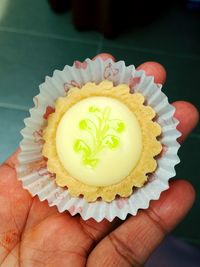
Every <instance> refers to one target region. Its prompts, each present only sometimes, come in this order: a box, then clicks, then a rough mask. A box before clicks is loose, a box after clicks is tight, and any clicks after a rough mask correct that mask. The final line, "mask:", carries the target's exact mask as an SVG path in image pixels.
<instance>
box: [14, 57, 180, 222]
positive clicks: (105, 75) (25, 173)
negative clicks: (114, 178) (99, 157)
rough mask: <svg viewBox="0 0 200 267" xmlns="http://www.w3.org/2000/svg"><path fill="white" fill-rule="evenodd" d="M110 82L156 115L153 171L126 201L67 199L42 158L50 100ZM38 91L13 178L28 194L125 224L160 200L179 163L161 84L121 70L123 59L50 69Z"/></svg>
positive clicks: (169, 107)
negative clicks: (123, 87)
mask: <svg viewBox="0 0 200 267" xmlns="http://www.w3.org/2000/svg"><path fill="white" fill-rule="evenodd" d="M102 80H110V81H112V82H113V83H114V85H115V86H116V85H118V84H121V83H126V84H128V85H129V87H130V92H131V93H134V92H140V93H141V94H143V95H144V97H145V104H147V105H149V106H151V107H152V108H153V109H154V110H155V112H156V114H157V115H156V118H155V120H156V121H157V122H158V123H159V124H160V126H161V128H162V134H161V136H160V137H159V141H160V142H161V144H162V146H163V149H162V152H161V153H160V155H159V156H158V157H157V164H158V165H157V169H156V171H155V172H154V173H153V174H151V175H150V177H149V180H148V182H147V183H146V184H145V185H144V186H143V187H142V188H138V189H134V193H133V194H132V195H131V196H130V197H128V198H116V199H115V200H113V201H112V202H110V203H108V202H104V201H102V200H97V201H96V202H92V203H88V202H87V201H86V200H85V199H84V198H79V197H72V196H71V195H70V194H69V192H68V190H67V189H64V188H61V187H59V186H57V185H56V183H55V177H54V175H53V174H52V173H50V172H49V171H48V170H47V167H46V159H45V158H44V157H43V156H42V147H43V139H42V131H43V129H44V128H45V127H46V125H47V117H48V115H49V114H50V113H52V112H54V106H55V100H56V99H57V98H58V97H60V96H65V95H66V92H67V91H68V90H69V89H70V88H71V87H73V86H77V87H79V88H81V87H82V86H83V85H84V84H85V83H87V82H95V83H97V84H98V83H100V82H101V81H102ZM39 88H40V93H39V94H38V95H37V96H35V97H34V104H35V107H34V108H32V109H30V117H29V118H27V119H25V120H24V122H25V128H24V129H23V130H22V131H21V134H22V136H23V140H22V141H21V143H20V148H21V152H20V154H19V157H18V158H19V164H18V167H17V175H18V179H19V180H21V181H22V184H23V187H24V188H25V189H27V190H28V191H29V192H30V193H31V194H32V196H35V195H38V197H39V199H40V200H41V201H43V200H47V201H48V203H49V206H57V208H58V210H59V212H64V211H66V210H68V211H69V212H70V213H71V215H75V214H77V213H79V214H80V215H81V217H82V218H83V219H84V220H87V219H89V218H94V219H95V220H96V221H98V222H99V221H101V220H103V219H104V218H106V219H107V220H109V221H112V220H113V219H114V218H115V217H118V218H120V219H122V220H124V219H125V218H126V217H127V215H128V214H132V215H136V214H137V211H138V209H146V208H148V207H149V202H150V200H156V199H159V197H160V194H161V192H162V191H164V190H166V189H168V187H169V184H168V181H169V179H170V178H171V177H173V176H175V169H174V167H175V165H176V164H178V163H179V157H178V156H177V151H178V149H179V146H180V145H179V144H178V142H177V141H176V140H177V138H178V137H179V136H180V132H179V131H177V129H176V126H177V124H178V121H177V120H176V119H175V118H174V117H173V115H174V112H175V108H174V107H173V106H172V105H170V104H169V102H168V99H167V97H166V96H165V94H164V93H163V92H162V91H161V85H158V84H155V83H154V79H153V77H149V76H148V77H147V76H146V75H145V73H144V71H142V70H140V71H137V70H136V69H135V67H134V66H133V65H131V66H128V67H126V66H125V63H124V62H123V61H119V62H113V61H112V60H111V59H108V60H107V61H102V60H100V59H96V60H95V61H92V60H90V59H86V60H85V61H84V62H83V63H81V62H78V61H75V63H74V65H73V66H72V67H70V66H65V68H64V69H63V70H62V71H58V70H55V71H54V73H53V76H52V77H46V79H45V82H44V83H43V84H41V85H40V87H39Z"/></svg>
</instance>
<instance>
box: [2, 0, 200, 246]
mask: <svg viewBox="0 0 200 267" xmlns="http://www.w3.org/2000/svg"><path fill="white" fill-rule="evenodd" d="M199 29H200V17H198V16H197V15H196V14H192V13H188V12H187V11H186V10H185V9H184V7H183V6H179V5H178V4H173V5H172V6H171V7H169V8H168V9H167V10H165V12H163V13H161V15H160V16H159V17H158V18H157V20H155V21H154V22H152V23H151V24H150V25H148V26H145V27H142V28H133V29H132V30H129V31H126V32H124V33H123V34H121V35H120V36H119V37H118V38H117V39H115V40H106V39H104V38H103V36H102V35H101V34H99V33H97V32H90V31H87V32H78V31H76V30H75V29H74V26H73V24H72V19H71V13H70V12H69V13H67V14H63V15H56V14H54V13H53V12H52V11H51V9H50V8H49V6H48V3H47V0H43V1H41V0H35V1H32V0H14V1H12V0H0V126H1V127H0V140H1V145H0V162H3V161H4V160H5V159H6V158H7V157H8V156H9V155H10V154H11V153H12V152H13V151H14V150H15V149H16V148H17V146H18V143H19V141H20V139H21V136H20V134H19V131H20V129H21V128H23V119H24V118H25V117H27V116H28V112H27V111H28V108H29V107H31V106H32V105H33V102H32V98H33V96H34V95H36V94H37V93H38V85H39V84H40V83H41V82H43V80H44V77H45V76H46V75H52V72H53V70H54V69H62V68H63V67H64V65H65V64H69V65H70V64H72V63H73V61H74V60H77V59H78V60H83V59H84V58H86V57H93V56H95V55H96V54H97V53H100V52H109V53H112V54H113V55H114V56H115V57H116V59H117V60H120V59H123V60H125V61H126V63H127V64H134V65H136V66H137V65H138V64H140V63H142V62H144V61H151V60H152V61H158V62H160V63H162V64H163V65H164V66H165V67H166V69H167V72H168V79H167V82H166V85H165V86H164V88H163V90H164V92H165V93H167V95H168V96H169V99H170V101H175V100H178V99H182V100H187V101H191V102H192V103H194V104H195V105H196V106H197V107H198V108H199V110H200V75H199V71H200V68H199V66H200V48H199V47H200V46H199V44H200V34H199ZM199 148H200V126H199V125H198V127H197V128H196V129H195V131H194V132H193V134H192V135H191V136H190V137H189V139H188V140H187V141H186V142H185V144H184V145H183V146H182V147H181V149H180V153H179V155H180V157H181V164H179V166H178V167H177V177H181V178H186V179H188V180H190V181H191V182H192V183H193V185H194V186H195V188H196V191H197V199H196V202H195V205H194V207H193V209H192V210H191V212H190V214H189V215H188V216H187V217H186V219H185V220H184V221H183V222H182V223H181V224H180V225H179V226H178V227H177V229H176V230H175V234H176V235H178V236H181V237H182V238H183V239H186V240H188V241H191V242H194V243H198V244H200V231H199V228H198V226H199V225H200V210H199V206H200V204H199V203H200V169H199V166H198V164H199V162H198V161H199V160H198V158H199Z"/></svg>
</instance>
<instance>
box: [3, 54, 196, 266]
mask: <svg viewBox="0 0 200 267" xmlns="http://www.w3.org/2000/svg"><path fill="white" fill-rule="evenodd" d="M99 57H101V58H103V59H107V58H108V57H111V56H110V55H108V54H101V55H99ZM138 69H143V70H145V71H146V74H147V75H153V76H154V77H155V81H156V82H157V83H164V81H165V78H166V72H165V70H164V68H163V67H162V66H161V65H160V64H158V63H154V62H147V63H144V64H142V65H141V66H139V67H138ZM173 105H174V106H175V107H176V113H175V116H176V118H177V119H178V120H179V121H180V124H179V126H178V129H179V130H180V131H181V132H182V137H181V138H180V139H179V141H181V142H182V141H184V139H185V138H186V137H187V135H188V134H189V133H190V132H191V131H192V129H193V128H194V127H195V125H196V124H197V121H198V112H197V110H196V108H195V107H194V106H193V105H191V104H190V103H187V102H183V101H177V102H175V103H173ZM17 153H18V152H16V153H15V154H13V155H12V156H11V157H10V158H9V159H8V160H7V161H6V162H5V163H4V164H3V165H1V166H0V265H1V267H14V266H15V267H17V266H21V267H22V266H23V267H32V266H37V267H44V266H46V267H47V266H48V267H55V266H56V267H61V266H62V267H63V266H73V267H76V266H77V267H79V266H80V267H81V266H85V265H86V264H87V266H92V267H93V266H95V267H98V266H101V267H102V266H109V267H111V266H123V267H126V266H141V265H143V264H144V262H145V261H146V260H147V258H148V257H149V255H150V254H151V253H152V251H153V250H154V249H155V248H156V247H157V246H158V245H159V243H160V242H161V241H162V239H163V238H164V237H165V235H166V234H167V233H168V232H169V231H171V230H172V229H173V228H174V227H175V225H177V224H178V223H179V222H180V221H181V220H182V219H183V217H184V216H185V215H186V213H187V212H188V210H189V209H190V208H191V206H192V204H193V201H194V195H195V193H194V189H193V187H192V186H191V185H190V184H189V183H188V182H186V181H181V180H178V181H174V180H173V182H170V189H169V190H167V191H165V192H163V193H162V194H161V197H160V199H159V200H157V201H151V204H150V207H149V208H148V209H147V210H141V211H139V212H138V214H137V216H135V217H133V216H130V217H129V218H128V219H127V220H126V221H124V222H122V221H120V220H118V219H115V220H114V221H113V222H112V223H110V222H108V221H106V220H103V221H102V222H100V223H97V222H95V221H94V220H93V219H90V220H88V221H83V220H82V219H81V218H80V216H79V215H76V216H74V217H72V216H71V215H69V213H68V212H65V213H62V214H60V213H59V212H58V211H57V209H56V208H55V207H51V208H50V207H49V206H48V204H47V202H46V201H45V202H40V201H39V199H38V198H37V197H34V198H32V197H31V196H30V194H29V193H28V192H27V191H26V190H24V189H23V188H22V185H21V183H20V182H19V181H18V180H17V178H16V172H15V164H16V162H17Z"/></svg>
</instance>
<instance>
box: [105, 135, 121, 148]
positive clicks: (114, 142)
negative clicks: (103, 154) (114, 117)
mask: <svg viewBox="0 0 200 267" xmlns="http://www.w3.org/2000/svg"><path fill="white" fill-rule="evenodd" d="M103 144H104V145H105V146H106V147H109V148H110V149H114V148H116V147H118V146H119V138H118V137H117V136H115V135H107V136H106V137H105V138H104V140H103Z"/></svg>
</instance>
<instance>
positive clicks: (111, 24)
mask: <svg viewBox="0 0 200 267" xmlns="http://www.w3.org/2000/svg"><path fill="white" fill-rule="evenodd" d="M49 2H50V4H51V6H52V8H53V9H54V10H55V11H57V8H58V6H59V8H60V7H61V3H64V2H67V3H68V2H69V1H68V0H65V1H64V0H49ZM170 2H171V0H168V1H160V0H152V1H149V0H141V1H138V0H137V1H136V0H123V1H114V0H84V1H83V0H72V14H73V21H74V24H75V26H76V28H77V29H78V30H97V31H100V32H101V33H103V34H104V35H105V36H106V37H115V36H117V35H118V34H119V33H120V32H122V31H124V30H126V29H128V28H130V27H132V26H138V25H139V26H141V25H142V26H143V25H146V24H149V23H151V22H152V21H153V20H154V19H155V18H156V17H157V16H159V15H160V14H162V11H163V10H165V8H166V6H167V5H168V4H169V3H170ZM56 3H57V4H56ZM63 6H64V4H63ZM55 7H56V8H55ZM59 10H60V9H59ZM64 11H65V10H64V7H63V12H64Z"/></svg>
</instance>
